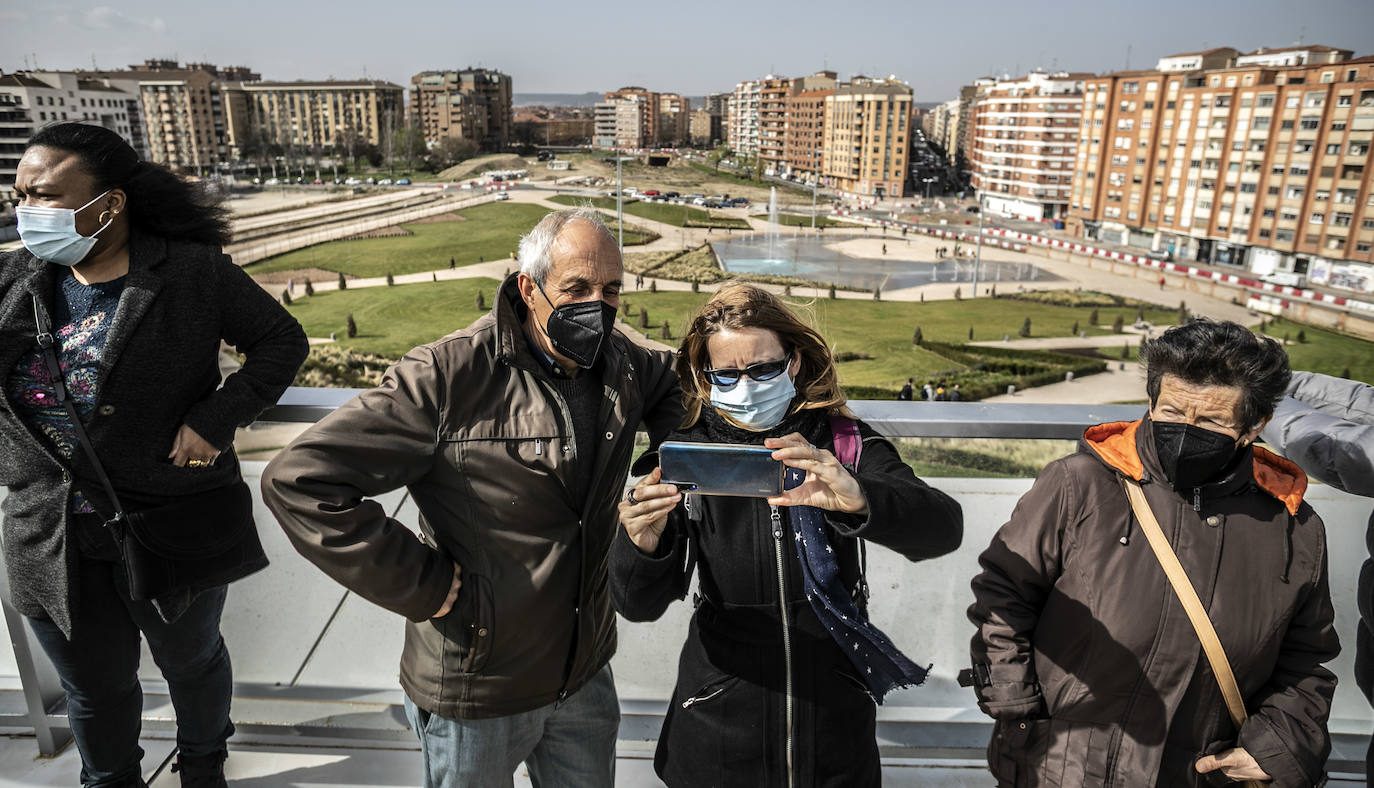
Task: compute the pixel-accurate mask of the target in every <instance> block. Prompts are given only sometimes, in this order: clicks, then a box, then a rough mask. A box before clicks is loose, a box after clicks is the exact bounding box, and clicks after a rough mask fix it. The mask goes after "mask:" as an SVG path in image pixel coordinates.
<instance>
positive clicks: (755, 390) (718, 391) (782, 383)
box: [711, 370, 797, 430]
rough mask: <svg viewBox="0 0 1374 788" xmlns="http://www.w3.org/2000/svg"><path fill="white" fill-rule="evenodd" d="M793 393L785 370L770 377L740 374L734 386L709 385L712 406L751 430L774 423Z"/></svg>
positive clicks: (776, 422)
mask: <svg viewBox="0 0 1374 788" xmlns="http://www.w3.org/2000/svg"><path fill="white" fill-rule="evenodd" d="M795 396H797V387H796V384H794V383H793V382H792V376H791V375H789V374H787V371H786V370H784V371H783V373H782V374H781V375H778V376H777V377H776V378H773V379H772V380H762V381H760V380H754V379H753V378H750V377H741V378H740V380H739V382H738V383H736V384H735V385H733V386H717V385H716V384H714V383H712V384H711V405H712V406H713V407H715V409H716V410H718V411H720V412H721V413H724V414H727V415H728V416H730V418H732V419H734V420H735V421H738V422H739V423H740V424H743V425H744V426H746V427H748V428H749V429H751V430H766V429H768V428H769V427H773V426H776V425H777V424H778V422H780V421H782V419H783V417H784V416H786V415H787V406H788V405H791V404H792V398H793V397H795Z"/></svg>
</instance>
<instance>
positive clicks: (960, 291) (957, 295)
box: [921, 287, 964, 303]
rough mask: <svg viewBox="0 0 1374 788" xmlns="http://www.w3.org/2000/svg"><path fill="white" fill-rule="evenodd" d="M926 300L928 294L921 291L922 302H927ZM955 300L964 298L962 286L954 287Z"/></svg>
mask: <svg viewBox="0 0 1374 788" xmlns="http://www.w3.org/2000/svg"><path fill="white" fill-rule="evenodd" d="M925 300H926V294H925V293H924V292H922V293H921V302H922V303H925ZM954 300H955V301H963V300H964V288H962V287H956V288H954Z"/></svg>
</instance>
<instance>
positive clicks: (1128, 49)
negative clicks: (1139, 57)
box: [1126, 44, 1131, 71]
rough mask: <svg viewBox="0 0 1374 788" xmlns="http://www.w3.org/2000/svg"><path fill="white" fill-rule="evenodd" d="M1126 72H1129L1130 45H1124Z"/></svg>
mask: <svg viewBox="0 0 1374 788" xmlns="http://www.w3.org/2000/svg"><path fill="white" fill-rule="evenodd" d="M1126 70H1127V71H1130V70H1131V45H1130V44H1127V45H1126Z"/></svg>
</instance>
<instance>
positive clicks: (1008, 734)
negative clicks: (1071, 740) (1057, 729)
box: [988, 719, 1059, 788]
mask: <svg viewBox="0 0 1374 788" xmlns="http://www.w3.org/2000/svg"><path fill="white" fill-rule="evenodd" d="M1052 724H1053V720H1050V719H1019V720H998V721H997V723H996V725H995V726H994V727H993V733H992V741H991V742H990V743H989V744H988V767H989V769H990V770H991V771H992V774H993V776H994V777H996V778H997V784H998V786H1017V788H1022V787H1023V786H1044V785H1059V781H1058V780H1057V779H1053V777H1052V775H1049V774H1047V773H1046V772H1047V771H1049V770H1047V769H1046V766H1047V765H1048V764H1047V761H1048V755H1049V745H1050V741H1051V739H1052V736H1051V735H1050V727H1051V725H1052Z"/></svg>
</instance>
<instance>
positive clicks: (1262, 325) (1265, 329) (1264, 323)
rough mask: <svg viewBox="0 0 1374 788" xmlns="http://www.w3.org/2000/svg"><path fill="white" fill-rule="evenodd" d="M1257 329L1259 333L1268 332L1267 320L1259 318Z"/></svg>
mask: <svg viewBox="0 0 1374 788" xmlns="http://www.w3.org/2000/svg"><path fill="white" fill-rule="evenodd" d="M1259 329H1260V333H1261V334H1268V333H1269V322H1268V321H1266V320H1264V319H1261V320H1260V325H1259Z"/></svg>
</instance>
